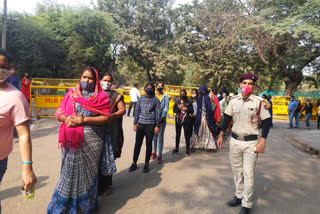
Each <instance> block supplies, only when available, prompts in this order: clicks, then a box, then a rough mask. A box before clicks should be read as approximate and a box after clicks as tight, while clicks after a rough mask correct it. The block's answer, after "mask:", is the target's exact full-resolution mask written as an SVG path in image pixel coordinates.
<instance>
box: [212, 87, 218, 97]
mask: <svg viewBox="0 0 320 214" xmlns="http://www.w3.org/2000/svg"><path fill="white" fill-rule="evenodd" d="M211 91H212V92H213V93H214V95H217V94H218V89H216V88H213V87H212V88H211Z"/></svg>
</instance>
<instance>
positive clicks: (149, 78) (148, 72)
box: [147, 70, 152, 82]
mask: <svg viewBox="0 0 320 214" xmlns="http://www.w3.org/2000/svg"><path fill="white" fill-rule="evenodd" d="M147 75H148V80H149V82H152V77H151V73H150V70H147Z"/></svg>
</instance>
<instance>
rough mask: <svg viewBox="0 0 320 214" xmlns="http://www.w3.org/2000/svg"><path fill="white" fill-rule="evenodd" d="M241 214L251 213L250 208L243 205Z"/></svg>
mask: <svg viewBox="0 0 320 214" xmlns="http://www.w3.org/2000/svg"><path fill="white" fill-rule="evenodd" d="M239 214H250V208H246V207H241V210H240V212H239Z"/></svg>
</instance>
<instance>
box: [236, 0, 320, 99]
mask: <svg viewBox="0 0 320 214" xmlns="http://www.w3.org/2000/svg"><path fill="white" fill-rule="evenodd" d="M239 1H240V0H239ZM240 2H241V1H240ZM242 5H243V6H244V7H245V8H246V11H247V15H248V25H249V26H250V27H249V28H248V29H250V30H251V41H254V43H255V47H256V48H257V51H258V53H259V56H260V58H261V60H262V61H263V62H264V63H265V64H266V65H267V66H268V67H269V72H270V73H271V75H274V74H275V72H274V71H273V67H276V68H277V69H278V70H277V71H278V74H277V75H278V77H280V78H282V79H283V80H284V82H285V85H286V91H287V94H288V95H292V94H293V93H294V91H295V90H296V89H297V87H298V86H299V84H300V83H301V82H302V80H303V78H304V75H303V71H304V69H305V68H306V67H308V66H310V65H311V64H312V63H313V62H314V61H315V60H316V59H317V58H318V57H319V56H320V47H319V45H320V40H319V39H320V38H319V35H320V34H319V33H320V27H319V26H320V25H319V24H320V19H319V10H320V3H319V1H314V0H308V1H300V0H294V1H291V0H281V1H262V0H256V1H251V4H250V5H252V7H251V8H250V7H249V8H248V7H246V6H245V4H244V3H243V4H242ZM270 84H271V85H270V86H269V88H271V86H272V79H271V83H270Z"/></svg>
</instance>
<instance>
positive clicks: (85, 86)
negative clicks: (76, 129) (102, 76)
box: [80, 81, 96, 91]
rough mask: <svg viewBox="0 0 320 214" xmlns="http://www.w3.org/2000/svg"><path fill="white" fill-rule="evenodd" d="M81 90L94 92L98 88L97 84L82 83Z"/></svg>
mask: <svg viewBox="0 0 320 214" xmlns="http://www.w3.org/2000/svg"><path fill="white" fill-rule="evenodd" d="M80 85H81V88H82V89H83V90H85V91H93V90H94V87H95V86H96V84H95V82H83V81H80Z"/></svg>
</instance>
